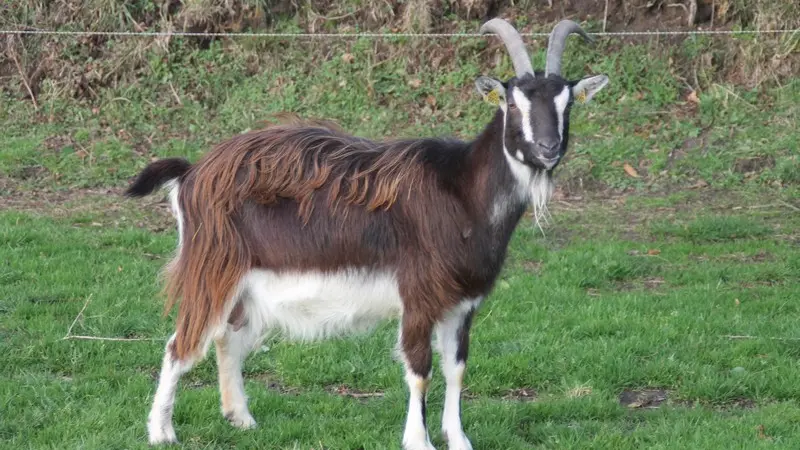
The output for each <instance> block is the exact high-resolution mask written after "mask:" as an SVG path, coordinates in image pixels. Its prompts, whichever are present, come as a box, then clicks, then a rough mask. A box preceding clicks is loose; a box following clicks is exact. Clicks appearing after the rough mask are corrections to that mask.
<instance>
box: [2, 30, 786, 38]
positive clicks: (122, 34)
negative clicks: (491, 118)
mask: <svg viewBox="0 0 800 450" xmlns="http://www.w3.org/2000/svg"><path fill="white" fill-rule="evenodd" d="M520 34H521V35H522V36H526V37H545V36H549V35H550V34H549V33H544V32H539V33H537V32H529V33H520ZM587 34H589V35H592V36H597V37H633V36H703V35H725V36H731V35H762V34H770V35H775V34H800V28H795V29H781V30H685V31H680V30H653V31H598V32H589V33H587ZM0 35H48V36H87V37H88V36H105V37H204V38H211V37H226V38H280V39H364V38H366V39H391V38H412V39H418V38H422V39H447V38H478V37H485V36H487V35H489V34H481V33H477V32H473V33H370V32H361V33H217V32H190V31H88V30H76V31H69V30H41V29H32V28H27V29H21V30H0Z"/></svg>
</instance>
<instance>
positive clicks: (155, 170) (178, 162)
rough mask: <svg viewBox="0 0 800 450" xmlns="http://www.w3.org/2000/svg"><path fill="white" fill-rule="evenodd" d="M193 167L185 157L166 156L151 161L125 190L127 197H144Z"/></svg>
mask: <svg viewBox="0 0 800 450" xmlns="http://www.w3.org/2000/svg"><path fill="white" fill-rule="evenodd" d="M191 167H192V165H191V163H189V161H187V160H185V159H183V158H166V159H161V160H158V161H156V162H154V163H150V164H149V165H148V166H147V167H145V168H144V170H142V171H141V173H139V175H138V176H137V177H136V179H135V180H134V181H133V183H132V184H131V185H130V186H129V187H128V189H126V190H125V196H126V197H144V196H146V195H149V194H152V193H153V192H154V191H155V190H157V189H158V188H160V187H161V186H163V185H164V184H165V183H167V182H169V181H171V180H174V179H176V178H180V177H182V176H183V175H184V174H185V173H186V172H188V171H189V169H190V168H191Z"/></svg>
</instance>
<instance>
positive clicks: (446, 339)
mask: <svg viewBox="0 0 800 450" xmlns="http://www.w3.org/2000/svg"><path fill="white" fill-rule="evenodd" d="M479 302H480V300H474V301H470V302H465V303H463V304H462V305H460V306H459V307H458V308H456V309H455V310H454V311H452V312H451V313H450V314H448V315H447V316H446V317H445V318H444V320H442V321H441V322H439V323H438V324H437V326H436V337H437V343H438V346H437V347H438V350H439V352H440V354H441V360H442V375H444V379H445V383H446V388H445V396H444V413H443V414H442V433H443V434H444V435H445V437H446V439H447V448H448V449H451V450H472V444H471V443H470V442H469V439H468V438H467V435H466V434H464V430H463V428H462V426H461V388H462V386H463V382H464V371H465V370H466V364H465V362H464V361H458V358H457V354H458V349H459V345H460V337H461V330H462V326H463V325H464V320H465V319H466V317H467V315H468V314H470V312H471V311H472V310H473V308H475V307H476V306H477V305H478V303H479Z"/></svg>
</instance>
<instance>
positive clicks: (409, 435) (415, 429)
mask: <svg viewBox="0 0 800 450" xmlns="http://www.w3.org/2000/svg"><path fill="white" fill-rule="evenodd" d="M429 382H430V375H428V377H427V378H422V377H420V376H419V375H417V374H415V373H414V371H412V370H411V369H410V368H409V367H408V365H406V383H408V390H409V396H408V416H407V417H406V427H405V431H403V449H404V450H436V449H435V447H434V446H433V444H431V441H430V439H429V438H428V430H427V429H426V427H425V418H424V417H423V415H422V408H423V404H424V402H425V397H426V394H427V392H428V384H429Z"/></svg>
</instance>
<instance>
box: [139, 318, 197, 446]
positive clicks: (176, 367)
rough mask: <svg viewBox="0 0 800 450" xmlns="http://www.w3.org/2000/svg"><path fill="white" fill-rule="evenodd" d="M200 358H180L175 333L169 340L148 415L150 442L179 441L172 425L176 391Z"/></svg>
mask: <svg viewBox="0 0 800 450" xmlns="http://www.w3.org/2000/svg"><path fill="white" fill-rule="evenodd" d="M197 359H198V358H193V359H192V358H186V359H184V360H180V359H178V358H177V356H176V355H175V334H173V335H172V336H171V337H170V338H169V340H168V341H167V345H166V349H165V351H164V361H163V363H162V365H161V375H160V376H159V379H158V388H157V389H156V394H155V396H154V397H153V406H152V408H151V409H150V415H149V416H148V417H147V434H148V437H149V440H150V444H163V443H171V442H178V438H177V436H176V435H175V429H174V428H173V427H172V409H173V406H174V404H175V391H176V390H177V389H178V380H180V378H181V375H183V374H185V373H186V372H188V371H189V369H191V368H192V366H193V365H194V364H195V363H196V362H197Z"/></svg>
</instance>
